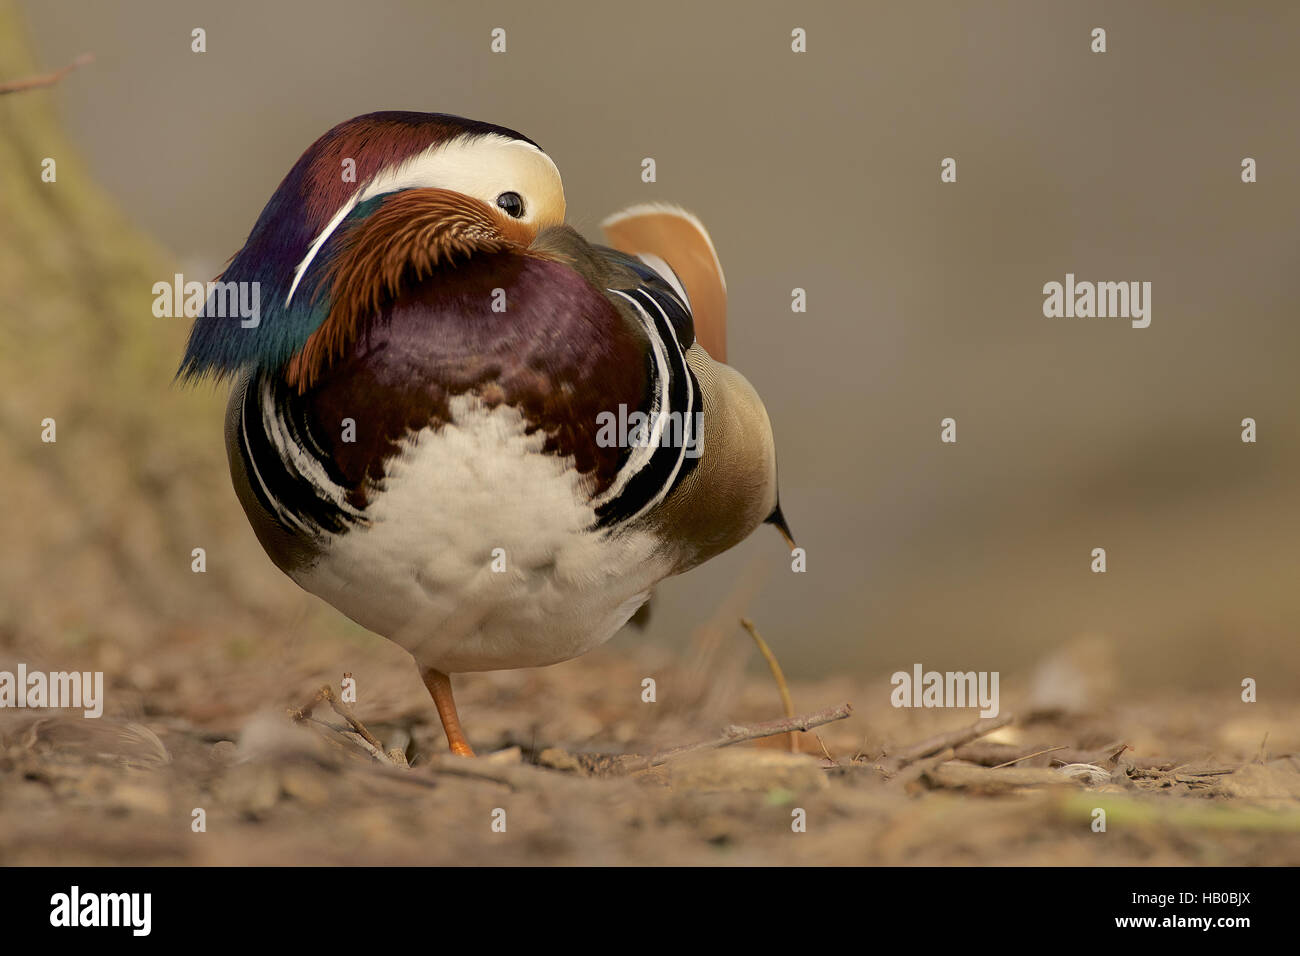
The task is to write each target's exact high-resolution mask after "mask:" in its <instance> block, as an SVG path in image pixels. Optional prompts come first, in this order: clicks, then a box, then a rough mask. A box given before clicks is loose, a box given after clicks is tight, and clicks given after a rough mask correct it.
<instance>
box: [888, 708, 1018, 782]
mask: <svg viewBox="0 0 1300 956" xmlns="http://www.w3.org/2000/svg"><path fill="white" fill-rule="evenodd" d="M1014 719H1015V717H1013V716H1012V715H1011V714H1003V715H1002V716H1001V717H984V718H981V719H979V720H977V721H975V723H973V724H971V725H970V726H969V727H963V728H962V729H960V730H950V731H948V732H947V733H942V734H937V735H936V736H934V737H930V738H928V739H926V740H923V741H921V742H920V743H918V744H913V745H912V746H910V747H907V748H905V749H903V750H901V751H899V752H898V753H896V754H894V755H893V757H892V760H889V761H886V762H890V763H893V764H894V765H895V769H896V770H897V769H901V768H903V767H906V766H907V765H908V764H910V763H915V762H916V761H918V760H921V759H923V758H925V757H929V756H931V755H933V754H936V753H938V752H939V751H941V750H949V749H951V750H956V749H957V748H958V747H960V746H961V745H962V744H968V743H970V742H971V741H972V740H977V739H978V738H980V737H983V736H984V735H985V734H991V733H993V731H995V730H997V729H999V728H1001V727H1005V726H1006V725H1007V724H1009V723H1011V722H1012V721H1013V720H1014Z"/></svg>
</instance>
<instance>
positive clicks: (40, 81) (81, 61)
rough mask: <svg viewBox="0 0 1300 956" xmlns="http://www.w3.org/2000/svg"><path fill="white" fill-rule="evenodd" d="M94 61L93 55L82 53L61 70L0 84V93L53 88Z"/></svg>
mask: <svg viewBox="0 0 1300 956" xmlns="http://www.w3.org/2000/svg"><path fill="white" fill-rule="evenodd" d="M94 59H95V55H94V54H93V53H83V54H81V56H79V57H77V58H76V59H75V60H73V61H72V62H71V63H69V64H68V65H67V66H65V67H64V68H63V69H61V70H55V71H54V72H53V73H44V74H42V75H41V76H28V77H24V78H23V79H21V80H10V81H9V82H8V83H0V93H21V92H22V91H23V90H35V89H39V88H40V87H42V86H53V85H54V84H55V83H57V82H59V80H61V79H63V78H64V77H65V76H67V75H68V74H69V73H71V72H72V71H73V70H75V69H76V68H77V67H79V66H85V65H86V64H87V63H89V62H91V61H92V60H94Z"/></svg>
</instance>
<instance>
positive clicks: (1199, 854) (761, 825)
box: [0, 629, 1300, 865]
mask: <svg viewBox="0 0 1300 956" xmlns="http://www.w3.org/2000/svg"><path fill="white" fill-rule="evenodd" d="M716 637H717V635H715V638H716ZM733 638H734V639H712V638H711V639H706V640H703V641H697V642H695V643H694V644H693V645H692V647H691V649H690V651H689V652H688V653H687V654H686V655H684V656H681V657H678V658H676V659H673V658H670V657H668V656H667V655H666V654H663V653H662V652H657V651H655V650H654V649H653V648H649V649H648V648H645V647H637V646H635V645H633V646H627V645H628V644H629V643H630V642H628V641H623V640H620V641H619V642H616V645H615V646H611V647H606V648H602V649H600V650H598V651H596V652H594V653H592V654H590V655H588V656H587V657H586V658H583V659H580V660H578V661H574V662H570V663H568V664H564V665H559V666H556V667H551V668H546V669H539V670H530V671H516V672H504V673H497V674H481V675H466V676H463V677H461V678H459V679H458V681H457V687H458V697H459V703H460V708H461V713H462V717H463V719H464V720H465V722H466V725H467V727H468V730H469V733H470V737H471V740H472V742H473V743H474V745H475V746H476V748H477V749H478V751H479V753H480V754H485V755H487V756H483V757H480V758H479V759H476V760H473V761H465V760H461V759H459V758H454V757H451V756H450V755H448V754H447V752H446V743H445V741H444V740H443V738H442V735H441V731H440V728H439V726H438V724H437V718H436V715H435V714H434V711H433V708H432V706H431V704H430V703H429V701H428V700H427V698H425V696H424V692H423V688H422V687H421V685H420V683H419V681H418V678H417V676H416V673H415V670H414V668H413V667H412V666H410V663H409V660H407V659H405V657H404V655H403V654H402V653H401V652H400V651H397V650H396V649H395V648H391V647H389V646H388V645H386V644H385V643H384V642H382V641H379V640H377V639H373V638H366V637H360V638H358V637H356V636H355V635H350V636H345V637H344V638H337V639H336V638H325V639H321V640H306V639H304V640H298V639H292V640H289V641H287V642H286V643H285V645H284V646H283V647H281V648H280V652H281V653H282V654H283V657H282V658H277V659H274V660H267V659H266V655H263V654H244V655H243V657H242V658H241V657H240V656H239V655H238V653H231V654H228V655H227V660H226V661H225V662H224V663H221V664H219V665H218V666H217V667H214V668H213V669H212V670H211V671H209V672H208V673H206V674H203V673H199V672H196V671H195V670H194V668H193V667H192V665H191V664H190V663H187V662H190V661H193V660H194V659H196V658H200V657H202V655H201V654H191V653H187V651H186V649H185V648H173V649H171V650H170V651H169V652H167V653H160V654H158V655H157V656H155V657H154V658H153V659H152V660H151V661H150V663H149V664H148V665H147V666H145V665H140V666H136V667H128V668H126V669H125V670H124V671H123V672H122V673H119V674H117V675H110V676H109V682H110V685H111V686H112V692H111V693H110V694H109V700H110V702H114V701H116V702H117V707H118V708H119V709H118V710H117V711H116V712H113V710H112V708H111V707H110V710H109V712H106V713H105V715H104V716H103V717H102V718H100V719H98V720H91V719H83V718H81V717H80V716H67V714H68V712H66V711H64V712H58V714H57V715H55V712H51V711H45V712H28V711H17V710H8V711H4V712H0V721H2V722H0V864H6V865H11V864H149V863H153V864H176V863H180V864H197V865H248V864H265V865H281V864H329V865H336V864H453V865H461V864H489V865H497V864H530V865H534V864H550V865H555V864H560V865H566V864H597V865H617V864H649V865H662V864H705V865H708V864H722V865H744V864H796V865H807V864H831V865H855V864H894V865H898V864H907V865H914V864H915V865H926V864H959V865H960V864H976V863H978V864H1033V865H1054V864H1104V865H1116V864H1229V865H1232V864H1267V865H1279V864H1295V863H1297V862H1300V757H1297V756H1296V753H1297V742H1298V740H1297V731H1298V729H1300V721H1298V720H1297V717H1300V713H1297V711H1296V710H1294V709H1292V710H1282V709H1278V708H1271V709H1270V707H1269V706H1268V705H1266V704H1244V703H1239V702H1238V703H1227V702H1210V701H1196V700H1189V699H1186V698H1180V699H1163V700H1136V699H1134V700H1128V701H1127V702H1125V701H1117V700H1113V699H1112V700H1104V699H1103V701H1102V702H1100V703H1098V704H1096V705H1095V706H1083V707H1079V706H1074V707H1068V708H1056V712H1055V713H1051V712H1049V711H1050V707H1049V708H1047V709H1045V708H1044V707H1043V706H1042V703H1041V701H1042V698H1043V696H1044V695H1043V690H1042V680H1043V679H1045V676H1044V675H1048V676H1050V677H1051V679H1052V680H1054V681H1055V682H1056V684H1057V685H1061V686H1065V685H1070V686H1073V687H1074V689H1075V690H1077V689H1078V687H1080V686H1084V685H1086V680H1083V675H1081V674H1071V673H1070V672H1069V667H1068V662H1069V659H1068V658H1067V659H1066V663H1067V666H1066V668H1065V671H1064V672H1063V671H1062V662H1061V661H1060V660H1057V661H1055V662H1049V664H1047V665H1045V666H1044V668H1042V669H1040V672H1039V674H1038V684H1037V685H1034V684H1033V683H1032V682H1026V689H1025V690H1024V692H1023V693H1021V692H1019V691H1017V690H1015V689H1012V690H1010V692H1008V691H1005V690H1004V693H1003V707H1004V710H1008V709H1009V710H1014V709H1015V705H1017V704H1019V705H1021V711H1020V712H1021V713H1022V714H1023V715H1024V716H1023V717H1018V718H1016V719H1015V720H1014V721H1013V722H1012V723H1011V724H1009V725H1008V726H1005V727H1002V728H1000V729H998V730H996V731H994V732H993V733H991V734H987V735H985V736H983V737H982V738H981V739H979V740H977V741H973V742H971V743H969V744H965V745H963V746H960V747H958V748H957V749H956V752H955V753H952V752H946V753H945V752H940V753H938V754H934V755H931V756H928V757H918V755H920V754H922V753H924V752H926V750H927V748H926V747H925V746H919V747H918V746H916V745H917V744H918V743H924V742H925V741H927V740H928V739H929V738H932V737H934V735H937V734H943V733H945V732H948V731H954V730H960V729H962V728H964V727H967V726H969V725H970V724H971V723H972V721H973V720H974V719H975V717H976V714H975V712H974V711H970V710H907V709H902V710H896V709H894V708H892V707H891V706H890V705H889V690H890V687H889V685H888V682H887V678H886V677H884V676H882V677H881V679H879V680H878V681H875V682H871V683H867V684H864V685H858V686H855V685H853V684H851V683H849V682H847V681H825V682H821V683H816V684H797V685H795V686H794V688H793V692H794V700H795V705H796V708H797V709H798V710H799V712H800V713H803V712H808V711H815V710H821V709H823V708H826V707H831V706H834V705H838V704H841V703H844V702H851V703H852V704H853V705H854V711H853V714H852V716H850V717H849V718H848V719H846V720H840V721H836V722H833V723H829V724H826V725H824V726H821V727H819V728H817V729H816V730H815V731H813V732H810V733H807V734H803V735H801V740H800V749H801V751H802V752H801V753H799V754H790V753H788V752H786V749H785V748H786V746H787V744H786V740H787V738H786V737H784V736H781V737H775V738H768V739H766V740H763V741H760V742H746V743H741V744H737V745H734V746H731V747H726V748H722V749H716V750H709V751H705V752H703V753H697V754H692V755H689V756H686V757H683V758H680V759H676V760H670V761H668V762H667V763H665V764H663V765H660V766H656V767H652V768H650V769H645V770H642V771H639V772H634V773H620V772H617V770H616V768H614V767H612V766H611V765H610V763H609V761H607V760H606V761H601V760H596V759H592V758H587V757H583V756H582V755H599V754H605V755H621V754H633V753H639V754H645V755H653V754H655V753H660V752H662V751H665V750H667V749H670V748H672V747H674V746H677V745H681V744H685V743H690V742H695V741H704V740H710V739H713V738H716V737H717V736H718V734H719V732H720V730H721V729H722V728H723V727H725V726H727V725H729V724H734V723H737V722H743V721H750V720H754V721H758V720H767V719H771V718H775V717H780V716H781V705H780V701H779V698H778V695H777V693H776V690H775V688H774V686H773V683H772V679H771V678H770V676H768V675H767V674H766V672H761V673H760V672H758V671H755V670H754V669H753V668H752V667H750V668H748V669H746V667H745V664H746V661H747V660H748V661H749V662H750V663H753V662H754V660H753V659H754V658H755V657H756V652H755V651H754V650H753V648H752V646H750V645H748V643H747V642H748V638H747V637H745V636H744V634H743V632H740V631H739V629H737V633H736V634H735V635H734V636H733ZM327 660H335V661H336V662H337V668H336V670H337V671H338V672H340V674H341V672H342V671H344V670H347V671H348V672H349V673H351V674H352V675H353V676H354V678H355V679H356V681H357V691H358V699H357V703H356V706H355V714H356V716H357V717H359V718H360V719H361V720H362V721H363V722H364V723H365V724H366V726H367V727H368V728H369V730H370V731H371V732H372V733H373V734H374V735H376V736H377V737H378V738H379V739H380V740H381V741H382V742H383V744H384V746H385V748H386V749H388V750H397V751H402V756H403V757H409V758H410V766H409V768H400V767H398V766H396V765H394V764H392V763H391V762H389V761H381V760H379V759H376V758H375V757H373V756H372V755H370V754H369V753H367V752H366V750H365V749H364V745H363V744H361V743H360V740H359V738H357V737H356V735H355V734H353V733H351V732H350V730H349V728H348V727H347V725H346V724H345V722H344V721H343V719H342V718H340V717H339V716H338V715H336V714H335V713H334V712H332V711H331V709H330V708H329V706H328V705H322V706H321V707H320V708H319V709H318V710H317V712H316V714H315V716H314V718H313V719H311V720H309V721H306V722H301V723H295V722H294V721H293V720H292V719H291V718H290V716H289V709H290V705H292V704H301V703H304V702H305V701H306V699H308V698H309V697H310V695H311V692H312V690H313V689H314V687H316V686H317V685H318V683H319V681H317V680H314V678H315V677H316V676H318V675H325V674H327V673H328V671H327V670H326V668H327V667H328V664H327V663H325V662H326V661H327ZM6 666H8V664H7V663H6ZM313 667H316V668H317V669H316V670H314V671H313V670H312V668H313ZM646 677H652V678H654V679H655V681H656V697H657V701H656V702H653V703H649V702H645V701H643V700H642V681H643V679H644V678H646ZM338 679H339V678H337V677H336V678H335V680H334V682H335V683H336V684H337V683H338ZM1071 681H1073V684H1072V685H1071ZM275 687H278V688H279V691H278V692H277V691H275V690H273V689H272V688H275ZM1060 696H1061V699H1062V700H1064V699H1066V698H1070V696H1071V695H1069V694H1064V693H1062V694H1061V695H1060ZM1103 697H1104V695H1103ZM1035 699H1036V700H1038V701H1039V704H1038V705H1031V703H1030V702H1031V701H1032V700H1035ZM1071 700H1072V701H1074V703H1076V704H1077V695H1074V697H1073V698H1071ZM124 704H125V709H123V705H124ZM1008 704H1010V705H1011V707H1010V708H1008ZM1033 706H1037V707H1038V711H1037V712H1035V711H1034V710H1033ZM933 744H934V742H933V741H932V746H931V747H930V748H929V749H930V750H933V749H934V745H933ZM1126 744H1127V745H1128V748H1129V749H1127V750H1123V751H1122V752H1120V753H1119V755H1118V757H1116V756H1115V754H1116V752H1117V751H1121V748H1122V747H1123V746H1124V745H1126ZM1048 748H1060V749H1055V750H1052V751H1051V752H1050V753H1046V754H1040V755H1039V756H1036V757H1031V758H1030V759H1026V760H1020V761H1019V762H1017V763H1015V764H1013V765H1012V766H1006V767H1001V768H999V769H990V768H992V767H994V766H996V765H998V764H1003V763H1006V762H1008V761H1013V760H1015V759H1016V758H1018V757H1022V756H1025V755H1027V754H1033V753H1036V752H1038V751H1041V750H1047V749H1048ZM909 752H910V755H911V757H912V758H914V759H912V760H911V762H908V756H909ZM575 755H577V756H575ZM398 759H399V761H400V759H401V758H398ZM1064 764H1072V765H1074V769H1073V770H1071V771H1069V772H1063V771H1062V769H1061V768H1062V766H1063V765H1064ZM1079 765H1091V767H1089V768H1086V769H1080V768H1079ZM592 766H597V767H603V769H601V770H600V772H595V773H593V772H591V770H590V768H591V767H592ZM1075 773H1077V774H1078V775H1071V774H1075ZM196 808H201V809H202V810H203V811H204V814H203V818H204V821H203V822H204V824H205V827H204V829H203V832H196V831H195V829H194V826H195V824H194V820H195V814H194V811H195V809H196ZM1098 808H1100V809H1102V810H1104V811H1105V817H1106V829H1105V832H1095V831H1094V829H1093V821H1094V819H1096V817H1097V814H1096V810H1097V809H1098ZM800 810H802V811H803V813H802V814H800V813H799V812H798V811H800ZM800 820H802V821H803V823H804V828H803V829H802V832H800V831H799V830H798V828H797V823H798V821H800ZM502 830H504V832H502Z"/></svg>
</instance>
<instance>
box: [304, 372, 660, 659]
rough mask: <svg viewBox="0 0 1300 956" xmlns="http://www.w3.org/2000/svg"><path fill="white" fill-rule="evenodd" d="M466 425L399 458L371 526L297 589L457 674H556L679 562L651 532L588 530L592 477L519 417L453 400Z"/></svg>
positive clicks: (370, 514)
mask: <svg viewBox="0 0 1300 956" xmlns="http://www.w3.org/2000/svg"><path fill="white" fill-rule="evenodd" d="M451 410H452V420H453V421H454V422H455V423H456V424H455V425H450V424H449V425H444V426H443V427H442V428H441V429H439V430H438V431H436V432H434V431H425V432H422V433H420V434H419V435H418V436H416V437H415V438H414V439H413V440H412V441H411V442H410V443H409V444H408V445H407V447H406V448H405V449H404V450H403V452H402V454H401V455H399V456H398V457H396V458H394V459H392V460H391V461H390V462H389V467H388V475H387V478H386V479H385V482H384V487H383V490H382V491H381V492H378V493H374V494H372V496H371V503H370V506H369V507H368V508H367V509H366V516H367V518H368V519H369V524H368V525H365V526H359V527H356V528H354V529H353V530H351V531H349V532H348V533H346V534H344V535H342V536H340V537H338V538H336V539H335V540H334V541H333V542H332V544H331V545H330V546H329V548H328V550H327V551H326V552H325V553H324V554H323V555H321V557H320V558H319V559H318V560H317V561H315V562H314V563H313V564H312V565H311V566H310V567H308V568H304V569H302V570H300V571H298V572H295V573H294V575H293V577H294V579H295V580H296V581H297V582H298V583H299V584H300V585H302V587H304V588H305V589H306V590H308V591H311V592H312V593H313V594H316V595H318V596H319V597H321V598H323V599H324V600H326V601H328V602H329V603H330V604H332V605H333V606H334V607H336V608H338V609H339V610H340V611H342V612H343V613H344V614H346V615H347V616H348V617H350V618H352V619H353V620H354V621H356V622H357V623H359V624H361V625H362V626H363V627H366V628H369V629H370V630H372V631H374V632H376V633H377V634H381V635H383V636H384V637H387V638H389V639H390V640H392V641H395V642H396V643H398V644H400V645H401V646H402V647H405V648H406V649H407V650H408V651H410V652H411V654H412V655H413V656H414V657H415V659H416V661H417V663H419V664H420V665H421V666H422V667H436V668H437V669H438V670H441V671H445V672H447V673H458V672H462V671H480V670H499V669H504V668H512V667H536V666H540V665H543V664H554V663H556V662H558V661H563V660H568V659H569V658H572V657H576V656H577V655H579V654H582V653H585V652H586V651H589V650H591V649H592V648H593V647H596V646H597V645H599V644H602V643H604V642H605V641H607V640H608V639H609V638H610V637H612V636H613V635H614V633H615V632H616V631H617V630H618V629H619V628H620V627H622V626H623V624H624V623H626V622H627V619H628V618H629V617H630V616H631V615H632V614H633V613H634V612H635V611H636V609H637V608H638V607H639V606H640V605H641V604H642V603H643V602H644V601H645V599H646V598H647V597H648V596H649V593H650V589H651V588H652V587H653V586H654V584H655V583H656V582H657V581H659V580H661V579H662V578H664V577H666V576H667V575H668V574H669V572H670V568H671V564H672V562H671V561H670V559H669V556H668V555H667V554H665V553H663V551H662V548H661V546H660V545H659V543H658V541H657V540H656V539H655V538H654V537H653V536H651V535H650V534H648V533H645V532H633V533H624V534H622V535H619V536H617V537H614V536H609V535H605V534H598V533H593V532H590V531H587V530H585V529H587V528H590V526H591V525H592V523H593V522H594V520H595V517H594V514H593V512H592V509H591V507H590V504H589V503H588V502H589V501H590V494H589V490H588V489H589V486H588V484H587V481H588V479H585V478H583V477H582V476H580V475H579V474H577V473H576V472H575V471H574V470H573V468H572V461H571V460H567V459H563V458H558V457H556V456H554V455H543V454H540V449H541V447H542V444H543V442H544V440H545V436H543V435H542V434H541V433H540V432H537V433H534V434H533V435H531V436H529V435H525V434H524V422H523V419H522V418H521V416H520V415H519V413H518V412H516V411H515V410H513V409H511V408H507V407H498V408H496V409H494V410H492V411H490V412H489V411H488V410H487V409H485V408H484V407H483V405H482V404H481V402H479V401H478V399H477V398H471V397H464V396H462V397H458V398H455V399H453V400H452V403H451Z"/></svg>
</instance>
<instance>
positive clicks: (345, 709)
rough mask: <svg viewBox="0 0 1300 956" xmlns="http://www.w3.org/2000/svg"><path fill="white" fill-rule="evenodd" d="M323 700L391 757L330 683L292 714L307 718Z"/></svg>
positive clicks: (364, 738) (301, 718) (375, 746)
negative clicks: (337, 695)
mask: <svg viewBox="0 0 1300 956" xmlns="http://www.w3.org/2000/svg"><path fill="white" fill-rule="evenodd" d="M321 701H329V705H330V707H331V708H333V710H334V713H336V714H338V715H339V716H340V717H342V718H343V719H344V720H346V721H347V722H348V724H349V725H350V726H351V727H352V729H353V731H355V732H356V734H357V736H358V737H360V738H361V739H362V740H364V741H365V742H366V743H368V744H369V745H370V746H371V747H373V748H374V749H375V750H376V751H378V753H379V755H380V756H382V757H384V758H385V759H391V758H389V757H388V752H387V751H385V750H384V745H383V743H382V742H381V741H380V739H379V738H378V737H376V736H375V735H374V734H372V733H371V732H370V731H369V730H368V729H367V728H366V725H365V724H363V723H362V722H361V719H360V718H359V717H357V715H356V714H354V713H353V712H352V708H351V707H349V706H348V705H347V704H346V703H345V702H344V701H341V700H339V699H338V697H336V696H335V695H334V688H333V687H331V686H330V685H329V684H326V685H324V686H323V687H321V689H320V690H318V691H316V694H315V695H314V696H313V697H312V699H311V700H309V701H308V702H307V705H306V706H305V707H303V708H301V709H300V710H295V711H290V712H289V713H290V716H291V717H293V719H294V720H306V719H307V718H308V717H310V716H311V713H312V711H313V710H315V709H316V705H317V704H319V703H320V702H321Z"/></svg>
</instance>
